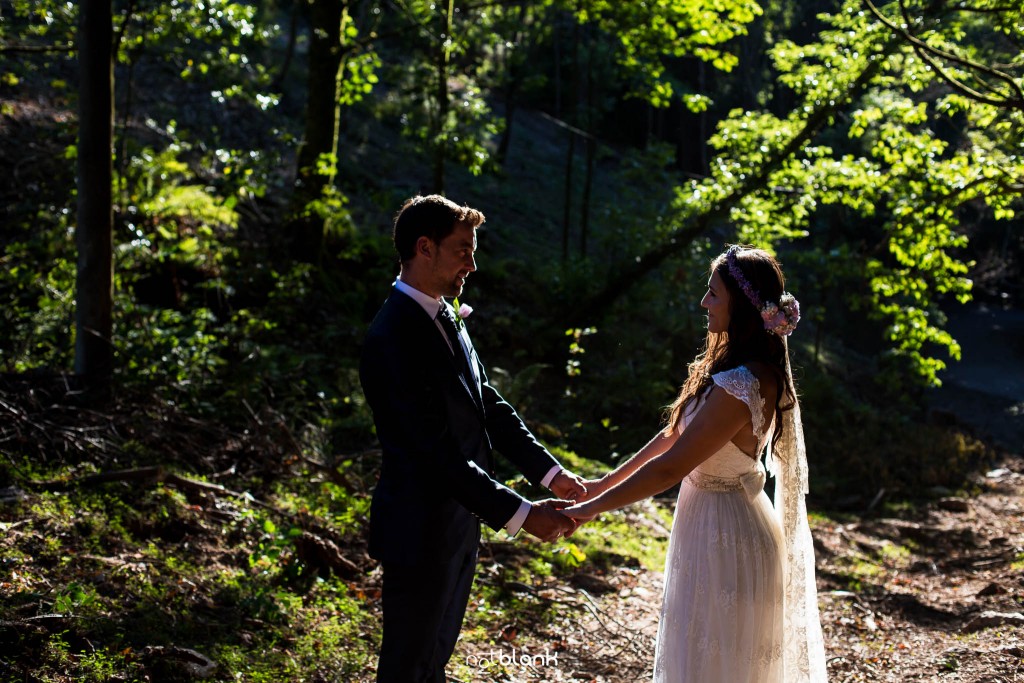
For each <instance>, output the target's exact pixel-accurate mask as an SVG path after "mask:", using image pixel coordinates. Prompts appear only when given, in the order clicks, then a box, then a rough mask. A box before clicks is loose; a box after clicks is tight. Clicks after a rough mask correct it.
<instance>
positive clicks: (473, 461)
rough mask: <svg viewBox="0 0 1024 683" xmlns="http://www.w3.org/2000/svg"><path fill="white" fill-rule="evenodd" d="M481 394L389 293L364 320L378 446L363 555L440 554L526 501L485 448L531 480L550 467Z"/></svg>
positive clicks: (363, 366) (485, 392)
mask: <svg viewBox="0 0 1024 683" xmlns="http://www.w3.org/2000/svg"><path fill="white" fill-rule="evenodd" d="M473 362H474V364H475V365H476V370H477V372H478V374H479V376H480V378H481V382H480V384H479V394H477V393H476V392H475V391H474V388H473V387H471V385H470V384H469V383H467V381H466V380H465V378H464V376H463V375H462V373H461V372H460V371H459V366H458V365H457V363H456V360H455V358H454V357H453V355H452V351H451V350H450V348H449V346H448V343H447V342H446V340H445V337H444V336H443V335H442V333H441V331H440V330H439V329H438V328H437V325H436V324H435V323H434V320H433V319H432V318H431V317H430V315H428V314H427V313H426V311H424V310H423V308H422V307H421V306H420V305H419V304H418V303H417V302H416V301H415V300H413V299H412V298H411V297H409V296H407V295H406V294H403V293H402V292H399V291H398V290H392V292H391V295H390V296H389V297H388V299H387V301H385V302H384V305H383V307H382V308H381V309H380V311H379V312H378V313H377V316H376V317H375V318H374V319H373V322H372V323H371V324H370V329H369V332H368V333H367V335H366V339H365V341H364V344H363V350H362V357H361V360H360V366H359V379H360V382H361V383H362V387H363V393H364V394H365V396H366V400H367V402H368V403H369V405H370V408H371V409H372V411H373V419H374V423H375V425H376V428H377V437H378V438H379V439H380V444H381V448H382V450H383V461H382V465H381V473H380V479H379V481H378V483H377V487H376V489H375V490H374V493H373V501H372V503H371V507H370V548H369V550H370V555H371V556H372V557H374V558H375V559H377V560H380V561H382V562H395V563H402V564H414V563H419V562H424V561H426V562H432V561H439V562H440V561H444V560H445V559H446V558H449V557H452V556H453V555H454V554H455V553H457V552H458V551H459V550H461V549H464V548H465V547H466V546H467V545H468V544H474V545H475V544H476V543H477V542H478V541H479V535H480V526H479V522H478V519H479V520H482V521H483V522H484V523H486V524H487V525H488V526H490V527H491V528H493V529H496V530H497V529H500V528H502V527H503V526H504V525H505V524H507V523H508V521H509V520H510V519H511V518H512V516H513V515H514V514H515V512H516V511H517V510H518V509H519V506H520V504H521V503H522V501H523V500H524V499H523V498H522V497H521V496H520V495H519V494H517V493H515V492H514V491H512V490H510V489H509V488H507V487H506V486H504V485H503V484H501V483H499V482H498V481H496V480H495V479H494V478H493V477H492V474H491V473H492V449H497V450H498V451H499V452H500V453H501V454H502V455H503V456H505V457H506V458H508V459H509V460H511V461H512V463H513V464H514V465H515V466H516V467H517V468H518V469H519V471H521V472H522V473H523V474H524V475H525V476H526V478H527V479H529V480H530V482H532V483H534V484H539V483H540V480H541V478H543V477H544V475H545V474H547V473H548V471H550V469H551V468H552V467H553V466H555V465H557V464H558V462H557V461H556V460H555V458H554V457H553V456H552V455H551V454H550V453H548V451H547V450H546V449H545V448H544V447H543V446H542V445H541V444H540V443H538V441H537V440H536V439H535V438H534V436H533V434H531V433H530V431H529V429H527V427H526V425H524V424H523V421H522V420H521V419H520V417H519V415H518V414H517V413H516V411H515V410H514V409H513V408H512V406H511V405H509V404H508V403H507V402H506V401H505V400H504V399H503V398H502V397H501V396H500V395H499V394H498V392H497V391H496V390H495V389H494V388H493V387H492V386H491V385H490V383H489V382H488V381H487V375H486V373H485V372H484V369H483V366H482V365H481V364H480V363H479V362H478V361H477V360H476V358H475V354H474V360H473Z"/></svg>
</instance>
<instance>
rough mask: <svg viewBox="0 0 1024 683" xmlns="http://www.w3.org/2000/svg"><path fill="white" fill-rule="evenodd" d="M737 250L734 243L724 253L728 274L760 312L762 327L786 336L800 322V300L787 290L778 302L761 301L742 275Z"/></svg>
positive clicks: (780, 335)
mask: <svg viewBox="0 0 1024 683" xmlns="http://www.w3.org/2000/svg"><path fill="white" fill-rule="evenodd" d="M739 252H740V247H738V246H736V245H735V244H734V245H733V246H731V247H729V251H727V252H726V253H725V265H726V267H727V268H728V269H729V275H731V276H732V279H733V280H735V281H736V284H737V285H739V288H740V289H742V290H743V293H744V294H746V295H747V298H748V299H750V303H752V304H753V305H754V308H756V309H757V310H758V312H759V313H760V314H761V320H762V321H764V329H766V330H768V331H769V332H771V333H772V334H774V335H776V336H778V337H788V336H789V335H790V334H792V333H793V330H795V329H796V324H797V323H798V322H800V302H799V301H797V300H796V297H795V296H793V295H792V294H790V293H789V292H783V293H782V296H780V297H779V302H778V303H773V302H771V301H767V302H764V303H762V302H761V297H759V296H758V295H757V291H756V290H755V289H754V287H753V286H752V285H751V284H750V282H749V281H748V280H747V278H745V277H744V276H743V271H742V270H740V265H739V263H737V262H736V254H738V253H739Z"/></svg>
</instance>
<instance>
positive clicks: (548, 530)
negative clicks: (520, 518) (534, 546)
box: [523, 482, 576, 541]
mask: <svg viewBox="0 0 1024 683" xmlns="http://www.w3.org/2000/svg"><path fill="white" fill-rule="evenodd" d="M552 483H554V482H552ZM569 505H572V501H570V500H558V499H555V498H548V499H547V500H539V501H537V502H536V503H532V507H531V508H530V514H528V515H527V516H526V521H525V522H523V529H525V530H526V531H527V532H528V533H530V534H532V535H534V536H536V537H537V538H539V539H540V540H542V541H554V540H557V539H558V538H560V537H562V536H565V537H569V536H572V532H574V531H575V530H576V521H575V520H573V519H571V518H569V517H566V516H565V515H563V514H562V513H561V510H562V509H563V508H565V507H568V506H569Z"/></svg>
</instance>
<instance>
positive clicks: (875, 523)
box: [457, 457, 1024, 683]
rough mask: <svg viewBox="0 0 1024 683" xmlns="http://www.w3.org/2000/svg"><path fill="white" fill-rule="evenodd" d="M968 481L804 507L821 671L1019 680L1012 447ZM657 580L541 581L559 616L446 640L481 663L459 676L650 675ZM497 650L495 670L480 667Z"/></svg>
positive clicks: (1018, 473)
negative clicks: (966, 489)
mask: <svg viewBox="0 0 1024 683" xmlns="http://www.w3.org/2000/svg"><path fill="white" fill-rule="evenodd" d="M974 483H975V485H976V488H977V490H978V493H977V494H976V495H973V496H971V497H969V498H958V497H946V498H940V499H938V500H936V501H935V502H934V503H932V504H928V505H925V506H923V507H920V508H917V509H913V510H908V511H907V512H906V513H904V514H900V515H899V516H898V517H882V516H877V517H873V518H872V517H852V516H851V517H850V520H851V521H849V522H841V521H835V520H830V519H829V520H822V519H820V518H817V517H815V521H814V523H813V533H814V537H815V545H816V550H817V575H818V591H819V605H820V607H821V623H822V626H823V630H824V635H825V647H826V655H827V658H828V671H829V680H830V681H833V682H840V683H848V682H853V681H878V682H888V681H892V682H896V681H941V682H943V683H954V682H955V683H1009V682H1010V681H1024V615H1022V614H1021V612H1022V611H1024V610H1022V603H1024V571H1022V570H1021V568H1022V565H1024V562H1022V559H1024V517H1022V514H1021V502H1022V500H1024V498H1022V496H1024V459H1022V458H1020V457H1007V458H1005V459H1004V461H1003V462H1001V463H999V466H998V467H995V468H993V469H991V470H989V471H987V472H981V473H978V475H976V480H975V482H974ZM661 580H662V577H661V574H660V573H659V572H653V571H648V570H645V569H642V568H639V567H617V568H614V569H612V570H610V571H609V572H608V573H607V574H604V575H600V576H593V575H582V576H581V577H579V578H578V579H576V580H575V581H574V582H573V584H572V585H568V586H566V585H564V584H559V583H558V582H556V581H553V582H551V584H550V585H549V586H548V588H547V589H546V590H544V591H541V592H540V593H539V594H538V598H540V599H545V600H550V601H554V602H557V603H559V604H560V606H561V607H562V609H560V610H559V613H560V614H561V618H560V619H558V620H556V621H555V622H554V623H552V624H551V625H550V626H549V628H548V629H547V631H546V632H540V633H534V634H532V636H530V637H519V638H517V639H515V640H513V641H511V642H507V643H502V644H501V645H500V646H494V647H490V648H489V649H488V648H481V647H476V648H474V649H473V650H471V651H465V650H460V651H458V652H457V657H458V658H461V660H462V661H465V662H468V663H470V664H472V665H474V666H479V667H480V668H479V669H478V673H476V674H466V673H465V671H463V672H462V677H460V678H458V680H463V681H467V683H468V681H469V680H473V681H478V680H479V681H483V680H501V681H593V682H595V683H625V682H628V681H644V680H650V676H651V662H652V660H653V654H654V652H653V646H654V639H655V635H656V632H657V618H658V611H659V608H660V602H661V589H662V585H661ZM513 648H516V649H513ZM513 656H515V657H516V658H517V659H518V662H517V663H516V664H509V658H511V657H513ZM524 656H525V657H527V658H528V659H529V661H528V662H524V660H523V657H524ZM502 657H505V662H504V664H505V665H504V667H503V669H502V670H501V671H500V672H494V671H491V672H487V671H486V670H485V669H486V667H485V666H484V665H486V664H488V663H494V662H495V661H496V660H500V659H501V658H502Z"/></svg>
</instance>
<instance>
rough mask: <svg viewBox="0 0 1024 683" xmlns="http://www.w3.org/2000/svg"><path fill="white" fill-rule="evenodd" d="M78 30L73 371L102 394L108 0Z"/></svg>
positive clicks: (110, 288)
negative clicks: (76, 261) (76, 260)
mask: <svg viewBox="0 0 1024 683" xmlns="http://www.w3.org/2000/svg"><path fill="white" fill-rule="evenodd" d="M80 16H81V19H80V24H79V31H78V43H79V50H78V64H79V75H80V81H79V114H78V227H77V229H76V230H75V246H76V247H77V249H78V269H77V274H76V279H75V374H76V375H78V376H79V377H80V378H81V379H82V380H83V381H84V382H85V385H86V387H87V388H88V389H89V390H90V392H93V391H95V392H97V394H98V395H105V394H106V393H108V392H109V390H110V380H111V376H112V374H113V369H114V347H113V343H112V336H113V305H114V285H113V283H114V266H113V232H114V211H113V175H114V171H113V152H114V55H113V39H114V32H113V13H112V9H111V2H110V0H82V4H81V15H80Z"/></svg>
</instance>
